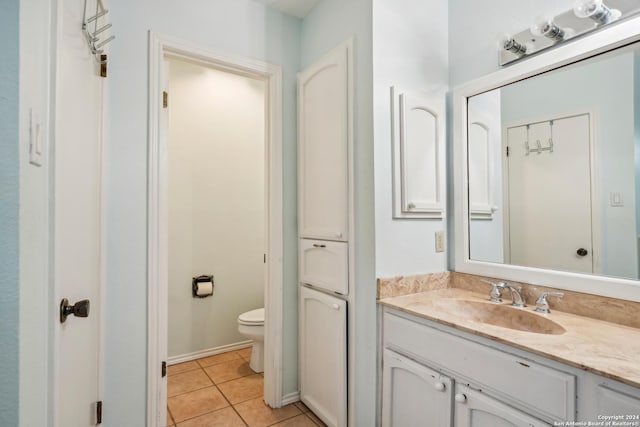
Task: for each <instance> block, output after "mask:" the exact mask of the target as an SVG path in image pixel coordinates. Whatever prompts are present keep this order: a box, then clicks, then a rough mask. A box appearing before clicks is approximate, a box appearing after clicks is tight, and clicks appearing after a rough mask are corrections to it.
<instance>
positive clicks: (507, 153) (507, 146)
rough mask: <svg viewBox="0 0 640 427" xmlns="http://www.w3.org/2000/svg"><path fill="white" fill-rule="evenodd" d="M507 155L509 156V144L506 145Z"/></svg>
mask: <svg viewBox="0 0 640 427" xmlns="http://www.w3.org/2000/svg"><path fill="white" fill-rule="evenodd" d="M507 157H509V146H508V145H507Z"/></svg>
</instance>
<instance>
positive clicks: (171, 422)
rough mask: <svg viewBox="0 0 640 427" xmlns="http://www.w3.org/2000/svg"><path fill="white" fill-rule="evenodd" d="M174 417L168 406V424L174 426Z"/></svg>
mask: <svg viewBox="0 0 640 427" xmlns="http://www.w3.org/2000/svg"><path fill="white" fill-rule="evenodd" d="M174 425H175V423H174V422H173V418H171V412H169V408H167V426H174Z"/></svg>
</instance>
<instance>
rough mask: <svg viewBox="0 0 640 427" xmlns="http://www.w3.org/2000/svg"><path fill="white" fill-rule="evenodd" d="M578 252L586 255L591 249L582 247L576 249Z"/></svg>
mask: <svg viewBox="0 0 640 427" xmlns="http://www.w3.org/2000/svg"><path fill="white" fill-rule="evenodd" d="M576 253H577V254H578V255H580V256H585V255H587V254H588V253H589V251H587V250H586V249H585V248H580V249H578V250H577V251H576Z"/></svg>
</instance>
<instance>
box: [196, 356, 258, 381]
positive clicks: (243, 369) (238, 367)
mask: <svg viewBox="0 0 640 427" xmlns="http://www.w3.org/2000/svg"><path fill="white" fill-rule="evenodd" d="M204 371H205V372H206V373H207V375H208V376H209V378H211V381H213V382H214V383H215V384H220V383H223V382H226V381H229V380H234V379H236V378H240V377H246V376H247V375H251V374H253V371H252V370H251V368H250V367H249V362H247V361H246V360H244V359H234V360H229V361H228V362H222V363H218V364H217V365H211V366H207V367H206V368H204Z"/></svg>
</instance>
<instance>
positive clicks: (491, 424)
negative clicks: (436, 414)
mask: <svg viewBox="0 0 640 427" xmlns="http://www.w3.org/2000/svg"><path fill="white" fill-rule="evenodd" d="M453 418H454V420H455V423H454V426H455V427H549V426H550V424H547V423H545V422H542V421H540V420H538V419H537V418H533V417H532V416H530V415H527V414H525V413H524V412H520V411H518V410H517V409H514V408H512V407H511V406H509V405H506V404H504V403H502V402H500V401H499V400H497V399H494V398H492V397H489V396H487V395H486V394H484V393H482V392H479V391H476V390H473V389H471V388H469V387H465V386H463V385H460V384H458V385H456V394H455V403H454V415H453Z"/></svg>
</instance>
